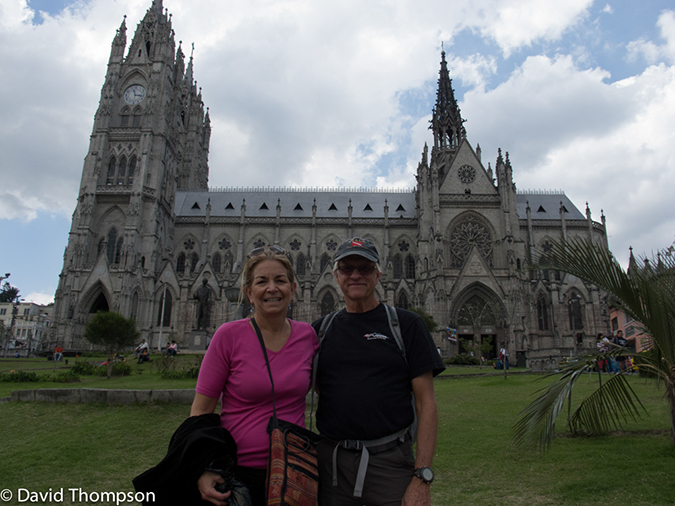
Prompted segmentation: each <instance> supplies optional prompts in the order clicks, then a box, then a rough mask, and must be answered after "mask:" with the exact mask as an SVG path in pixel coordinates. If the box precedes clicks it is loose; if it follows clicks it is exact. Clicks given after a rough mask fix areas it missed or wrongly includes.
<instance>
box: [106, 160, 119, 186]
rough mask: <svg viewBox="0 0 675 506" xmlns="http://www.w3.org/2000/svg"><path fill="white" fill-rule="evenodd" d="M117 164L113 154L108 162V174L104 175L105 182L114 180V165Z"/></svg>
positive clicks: (109, 182)
mask: <svg viewBox="0 0 675 506" xmlns="http://www.w3.org/2000/svg"><path fill="white" fill-rule="evenodd" d="M116 166H117V160H115V157H114V156H113V157H112V158H111V159H110V161H109V162H108V176H107V177H106V180H105V184H113V183H114V182H115V167H116Z"/></svg>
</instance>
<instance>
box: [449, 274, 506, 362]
mask: <svg viewBox="0 0 675 506" xmlns="http://www.w3.org/2000/svg"><path fill="white" fill-rule="evenodd" d="M505 314H506V313H505V308H504V305H503V303H502V301H501V300H500V299H499V297H498V296H497V294H495V293H494V292H493V291H492V290H491V289H489V288H488V287H486V286H485V285H483V284H481V283H474V284H472V285H470V286H468V287H467V288H465V289H464V290H463V291H462V292H461V293H460V294H459V296H458V297H457V298H456V299H455V302H454V303H453V306H452V308H451V311H450V321H451V322H453V326H454V328H456V329H457V340H458V344H459V350H458V351H459V352H460V353H468V354H473V355H474V356H477V358H480V357H484V358H485V359H486V360H490V359H493V358H496V357H497V356H498V355H499V348H500V345H501V343H502V342H503V341H505V339H506V329H505V318H504V315H505Z"/></svg>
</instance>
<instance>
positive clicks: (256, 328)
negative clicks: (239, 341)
mask: <svg viewBox="0 0 675 506" xmlns="http://www.w3.org/2000/svg"><path fill="white" fill-rule="evenodd" d="M251 323H252V324H253V328H254V329H255V333H256V334H257V335H258V341H260V347H261V348H262V352H263V355H264V356H265V364H266V365H267V372H268V373H269V375H270V383H271V384H272V415H273V416H274V419H275V420H276V419H277V403H276V400H275V399H274V380H273V379H272V368H271V367H270V361H269V359H268V358H267V349H266V348H265V340H264V339H263V336H262V332H260V327H258V324H257V323H256V322H255V318H251Z"/></svg>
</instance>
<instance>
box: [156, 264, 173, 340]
mask: <svg viewBox="0 0 675 506" xmlns="http://www.w3.org/2000/svg"><path fill="white" fill-rule="evenodd" d="M164 277H165V278H166V280H164V281H162V280H160V282H161V283H163V284H164V293H163V294H162V314H161V316H160V317H159V339H158V340H157V351H160V352H161V351H162V330H163V328H164V308H165V307H166V284H167V282H168V281H169V278H170V277H171V272H169V271H166V272H164Z"/></svg>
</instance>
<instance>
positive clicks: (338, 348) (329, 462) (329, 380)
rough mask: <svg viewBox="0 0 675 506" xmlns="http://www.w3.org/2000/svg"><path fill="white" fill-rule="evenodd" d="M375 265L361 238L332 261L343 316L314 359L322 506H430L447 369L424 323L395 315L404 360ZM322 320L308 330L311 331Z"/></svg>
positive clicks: (413, 316)
mask: <svg viewBox="0 0 675 506" xmlns="http://www.w3.org/2000/svg"><path fill="white" fill-rule="evenodd" d="M379 261H380V257H379V255H378V252H377V249H376V248H375V246H374V245H373V244H372V243H371V242H370V241H368V240H366V239H361V238H354V239H349V240H348V241H346V242H344V243H343V244H342V245H340V247H339V248H338V250H337V254H336V255H335V263H334V266H333V274H334V276H335V279H336V281H337V283H338V285H339V286H340V289H341V290H342V293H343V295H344V300H345V309H343V310H342V311H340V312H339V313H337V314H336V315H335V317H334V318H332V320H331V323H330V325H329V326H328V328H326V329H325V335H324V337H323V340H322V344H321V348H320V351H319V355H318V375H317V389H318V392H319V407H318V410H317V427H318V429H319V431H320V432H321V434H322V435H323V436H324V437H325V439H324V440H323V441H322V442H321V443H320V445H319V468H320V469H319V474H320V490H319V502H320V504H321V505H322V506H347V505H353V506H363V505H367V506H370V505H378V506H379V505H387V506H389V505H392V506H393V505H396V506H400V505H403V506H412V505H430V504H431V495H430V484H431V482H432V480H433V477H434V476H433V471H432V470H431V464H432V459H433V454H434V451H435V448H436V433H437V430H438V411H437V408H436V398H435V395H434V385H433V377H434V376H435V375H436V374H438V373H440V372H441V371H442V370H443V369H444V368H445V366H444V365H443V362H442V361H441V359H440V356H439V355H438V352H437V350H436V345H435V344H434V341H433V339H432V337H431V335H430V334H429V331H428V330H427V328H426V327H425V325H424V323H423V322H422V319H421V318H420V317H419V316H418V315H417V314H415V313H412V312H410V311H405V310H402V309H397V310H396V315H397V316H398V321H399V328H400V333H401V337H402V341H403V345H404V348H405V356H404V355H403V354H402V351H401V349H400V347H399V345H398V344H397V342H396V338H395V335H394V334H395V333H394V331H393V328H392V326H391V325H390V323H389V318H388V316H387V315H388V312H387V309H386V308H385V306H384V305H383V304H381V303H380V302H379V301H378V299H377V296H376V295H375V287H376V286H377V283H378V281H379V279H380V277H381V276H382V270H381V268H380V266H379ZM324 318H330V316H327V317H324ZM322 321H323V318H321V319H319V320H317V321H316V322H314V324H313V326H314V328H315V329H316V330H317V332H318V333H320V329H321V324H322ZM411 394H414V405H413V402H412V401H411ZM415 419H416V421H417V430H416V434H411V433H412V432H413V430H412V429H411V426H412V425H413V422H414V421H415ZM415 435H416V437H417V454H416V455H413V440H412V438H413V437H414V436H415Z"/></svg>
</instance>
